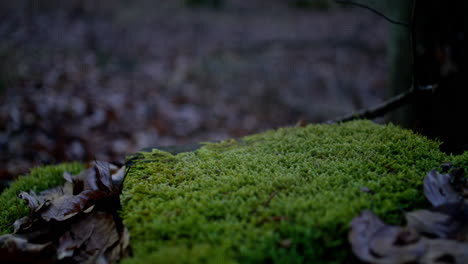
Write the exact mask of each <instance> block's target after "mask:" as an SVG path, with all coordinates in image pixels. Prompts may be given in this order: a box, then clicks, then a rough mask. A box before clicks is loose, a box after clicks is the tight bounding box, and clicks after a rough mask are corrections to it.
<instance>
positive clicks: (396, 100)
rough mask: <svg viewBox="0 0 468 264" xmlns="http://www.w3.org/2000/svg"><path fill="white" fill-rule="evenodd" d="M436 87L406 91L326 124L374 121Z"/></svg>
mask: <svg viewBox="0 0 468 264" xmlns="http://www.w3.org/2000/svg"><path fill="white" fill-rule="evenodd" d="M436 88H437V85H428V86H419V87H418V88H417V89H414V88H410V89H409V90H408V91H406V92H403V93H401V94H398V95H396V96H394V97H392V98H390V99H389V100H387V101H385V102H383V103H381V104H378V105H376V106H374V107H371V108H367V109H362V110H359V111H357V112H355V113H353V114H349V115H345V116H342V117H340V118H337V119H333V120H329V121H327V122H325V123H326V124H334V123H341V122H346V121H351V120H356V119H374V118H376V117H380V116H383V115H385V114H387V113H388V112H391V111H393V110H395V109H397V108H398V107H400V106H402V105H404V104H407V103H409V102H411V101H412V100H414V99H415V98H416V97H418V96H419V95H421V94H423V93H427V92H428V91H434V90H435V89H436Z"/></svg>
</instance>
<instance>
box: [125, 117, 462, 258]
mask: <svg viewBox="0 0 468 264" xmlns="http://www.w3.org/2000/svg"><path fill="white" fill-rule="evenodd" d="M439 145H440V143H439V142H435V141H431V140H428V139H427V138H425V137H423V136H420V135H416V134H414V133H413V132H411V131H408V130H404V129H401V128H399V127H397V126H394V125H385V126H382V125H377V124H374V123H372V122H369V121H354V122H349V123H345V124H340V125H309V126H307V127H305V128H281V129H278V130H275V131H268V132H265V133H262V134H258V135H253V136H249V137H246V138H243V139H242V140H239V141H236V140H227V141H223V142H221V143H215V144H206V145H204V146H203V147H202V148H200V149H198V150H196V151H193V152H186V153H180V154H177V155H172V154H170V153H167V152H163V151H160V150H154V151H152V152H143V153H141V155H140V156H139V158H138V160H137V162H136V163H135V165H133V167H132V168H131V169H130V172H129V174H128V176H127V178H126V179H125V182H124V190H123V194H122V205H123V208H122V212H121V214H122V217H123V219H124V223H125V224H126V225H127V227H128V228H129V230H130V234H131V245H132V247H133V252H134V256H133V257H132V258H130V259H127V260H125V261H124V263H159V262H161V263H224V262H233V263H264V262H266V263H270V262H271V263H304V262H309V263H344V262H346V263H351V262H353V260H352V256H351V252H350V249H349V245H348V244H347V232H348V230H349V223H350V221H351V220H352V218H354V217H355V216H357V215H358V214H359V212H360V211H361V210H363V209H371V210H373V211H374V212H375V213H376V214H377V215H378V216H380V217H382V218H383V219H384V220H385V221H387V222H388V223H393V224H399V223H401V222H402V219H403V216H402V212H403V211H407V210H411V209H414V208H419V207H423V206H427V202H426V201H425V199H424V196H423V193H422V180H423V178H424V176H425V175H426V173H427V172H428V171H430V170H431V169H434V168H437V167H438V166H439V165H440V164H441V163H442V162H444V161H447V160H450V159H455V158H456V157H449V156H447V155H445V154H444V153H442V152H440V151H439ZM467 158H468V156H467ZM461 160H463V159H460V161H459V162H461ZM465 160H468V159H465ZM457 161H458V160H457ZM361 187H367V188H369V189H371V190H372V191H373V192H374V194H369V193H366V192H363V191H361Z"/></svg>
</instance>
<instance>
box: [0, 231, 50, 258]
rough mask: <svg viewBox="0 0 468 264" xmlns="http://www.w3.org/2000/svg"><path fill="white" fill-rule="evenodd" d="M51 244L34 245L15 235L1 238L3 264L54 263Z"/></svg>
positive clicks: (0, 252) (0, 250) (0, 251)
mask: <svg viewBox="0 0 468 264" xmlns="http://www.w3.org/2000/svg"><path fill="white" fill-rule="evenodd" d="M53 252H54V248H53V245H52V243H51V242H47V243H32V242H30V241H28V239H26V238H24V237H21V236H19V235H15V234H8V235H3V236H0V260H1V263H53V262H54V261H55V260H54V258H51V255H53Z"/></svg>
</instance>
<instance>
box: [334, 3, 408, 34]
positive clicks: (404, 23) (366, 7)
mask: <svg viewBox="0 0 468 264" xmlns="http://www.w3.org/2000/svg"><path fill="white" fill-rule="evenodd" d="M335 2H336V3H339V4H348V5H353V6H357V7H361V8H364V9H367V10H369V11H371V12H373V13H375V14H377V15H378V16H380V17H382V18H383V19H385V20H387V21H388V22H390V23H393V24H396V25H399V26H404V27H407V28H409V26H410V25H409V23H406V22H403V21H398V20H394V19H392V18H390V17H388V16H386V15H385V14H384V13H382V12H380V11H378V10H377V9H374V8H372V7H370V6H366V5H363V4H360V3H356V2H353V1H346V0H335Z"/></svg>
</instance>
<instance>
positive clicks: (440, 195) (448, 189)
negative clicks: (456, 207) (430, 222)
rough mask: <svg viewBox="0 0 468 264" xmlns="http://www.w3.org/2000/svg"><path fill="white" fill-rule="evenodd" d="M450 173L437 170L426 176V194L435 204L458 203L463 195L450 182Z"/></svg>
mask: <svg viewBox="0 0 468 264" xmlns="http://www.w3.org/2000/svg"><path fill="white" fill-rule="evenodd" d="M450 179H451V177H450V175H449V174H440V173H439V172H437V171H436V170H432V171H430V172H429V173H428V174H427V175H426V177H425V178H424V182H423V184H424V195H425V196H426V198H427V200H429V202H430V203H431V204H432V205H433V206H439V205H442V204H446V203H456V202H459V201H460V200H461V196H460V194H459V193H457V192H456V191H455V190H454V189H453V188H452V186H451V184H450Z"/></svg>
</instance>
